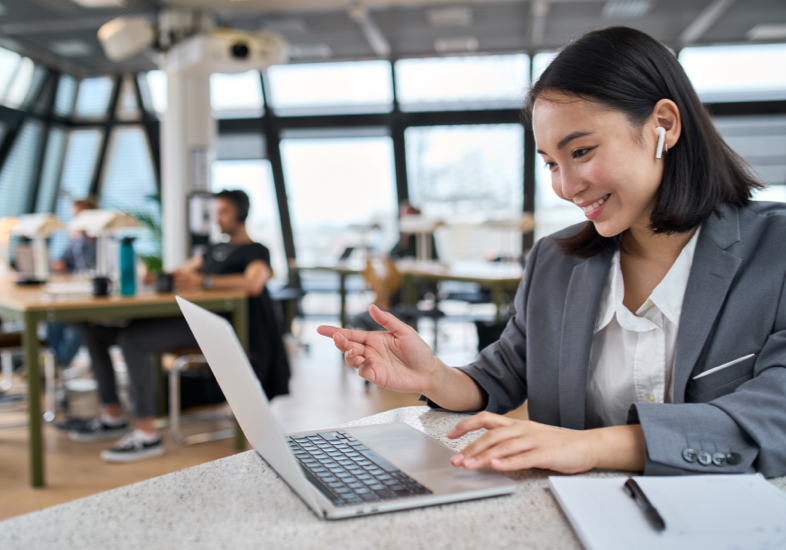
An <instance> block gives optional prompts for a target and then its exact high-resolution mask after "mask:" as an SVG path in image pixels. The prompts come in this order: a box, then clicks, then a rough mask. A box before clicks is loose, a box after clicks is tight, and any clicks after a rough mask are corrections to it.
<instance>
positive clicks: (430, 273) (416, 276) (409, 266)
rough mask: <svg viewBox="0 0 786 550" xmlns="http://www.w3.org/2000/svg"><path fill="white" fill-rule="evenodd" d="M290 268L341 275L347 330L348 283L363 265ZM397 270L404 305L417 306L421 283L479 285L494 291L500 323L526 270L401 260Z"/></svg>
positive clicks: (514, 266) (293, 264)
mask: <svg viewBox="0 0 786 550" xmlns="http://www.w3.org/2000/svg"><path fill="white" fill-rule="evenodd" d="M289 268H290V269H291V270H293V271H329V272H331V273H336V274H338V276H339V288H338V292H339V295H340V298H341V309H340V313H339V315H340V318H341V326H342V327H346V320H347V313H346V304H347V286H346V280H347V277H348V276H350V275H362V274H363V269H364V266H363V265H361V264H359V263H357V262H350V263H337V264H334V265H300V264H298V263H296V262H290V264H289ZM396 268H398V270H399V271H400V272H401V274H402V275H403V276H404V282H403V284H402V289H401V298H402V300H403V302H404V303H405V304H407V305H415V304H416V303H417V283H418V281H429V282H437V283H438V282H440V281H456V282H461V283H476V284H478V285H480V286H481V287H482V288H488V289H489V290H490V291H491V301H492V303H494V305H495V306H496V308H497V312H496V317H495V320H496V322H497V323H499V322H500V321H501V320H502V306H503V305H504V304H503V297H504V295H505V294H508V295H513V294H515V293H516V290H517V289H518V287H519V284H520V283H521V277H522V276H523V273H524V270H523V269H522V268H521V266H519V265H518V264H510V263H495V262H458V263H456V264H454V265H451V266H445V265H443V264H440V263H439V262H417V261H410V260H399V261H397V262H396Z"/></svg>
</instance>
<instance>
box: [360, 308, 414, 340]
mask: <svg viewBox="0 0 786 550" xmlns="http://www.w3.org/2000/svg"><path fill="white" fill-rule="evenodd" d="M368 312H369V314H370V315H371V318H372V319H374V320H375V321H376V322H377V323H379V324H380V325H381V326H382V327H383V328H384V329H385V330H387V331H388V332H389V333H391V334H392V335H393V336H403V335H404V334H406V333H408V332H410V331H412V327H410V326H409V325H408V324H406V323H404V322H403V321H401V320H399V319H397V318H396V316H395V315H393V314H392V313H388V312H385V311H382V310H381V309H379V308H378V307H377V306H374V305H372V306H371V307H369V308H368Z"/></svg>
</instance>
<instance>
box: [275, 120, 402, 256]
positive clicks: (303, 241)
mask: <svg viewBox="0 0 786 550" xmlns="http://www.w3.org/2000/svg"><path fill="white" fill-rule="evenodd" d="M281 157H282V162H283V165H284V173H285V174H286V181H287V192H288V195H289V209H290V215H291V216H292V225H293V232H294V236H295V247H296V250H297V254H298V260H299V261H303V262H305V263H312V262H325V261H329V262H335V261H336V259H337V258H338V257H339V256H340V255H341V253H342V251H343V250H344V248H345V247H347V246H358V245H360V244H361V242H360V241H361V235H360V233H359V232H353V231H352V230H351V229H350V226H351V225H353V224H368V223H372V222H377V223H379V224H380V225H381V226H382V228H383V230H382V231H381V232H379V231H377V232H375V233H374V234H373V235H371V237H373V239H374V240H373V241H372V242H371V243H369V244H371V245H372V246H373V247H376V248H377V249H378V250H386V249H387V248H389V247H391V246H393V239H394V238H395V227H394V223H395V219H396V213H397V205H396V197H395V189H396V185H395V183H394V182H395V178H394V170H393V143H392V141H391V139H390V138H389V137H387V136H378V137H347V138H322V139H320V138H312V139H295V138H288V139H283V140H281Z"/></svg>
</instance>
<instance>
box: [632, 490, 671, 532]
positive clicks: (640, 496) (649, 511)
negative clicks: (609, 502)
mask: <svg viewBox="0 0 786 550" xmlns="http://www.w3.org/2000/svg"><path fill="white" fill-rule="evenodd" d="M624 488H625V492H626V493H628V494H629V495H630V496H631V498H633V500H635V501H636V504H638V505H639V507H640V508H641V509H642V510H643V511H644V515H646V516H647V519H648V520H649V521H650V523H651V524H652V526H653V527H654V528H655V530H656V531H663V530H664V529H666V522H665V521H663V518H662V517H660V514H659V513H658V510H657V509H656V508H655V507H654V506H653V505H652V503H651V502H650V499H648V498H647V495H645V494H644V491H642V490H641V487H639V484H638V483H636V480H635V479H633V478H632V477H629V478H628V481H626V482H625V485H624Z"/></svg>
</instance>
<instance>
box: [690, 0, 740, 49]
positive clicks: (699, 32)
mask: <svg viewBox="0 0 786 550" xmlns="http://www.w3.org/2000/svg"><path fill="white" fill-rule="evenodd" d="M733 3H734V0H714V1H713V2H712V3H711V4H710V5H709V6H707V7H706V8H704V11H702V12H701V13H700V14H699V15H698V16H697V17H696V19H694V20H693V21H692V22H691V24H690V25H688V26H687V27H686V28H685V30H684V31H682V34H681V35H680V41H679V42H680V44H679V46H680V48H682V47H685V46H688V45H690V44H693V43H694V42H696V41H697V40H698V39H699V38H701V37H702V36H704V33H705V32H707V31H708V30H709V29H710V27H712V26H713V25H714V24H715V23H716V22H717V21H718V19H720V18H721V16H722V15H723V14H724V13H726V10H728V9H729V7H730V6H731V5H732V4H733Z"/></svg>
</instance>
